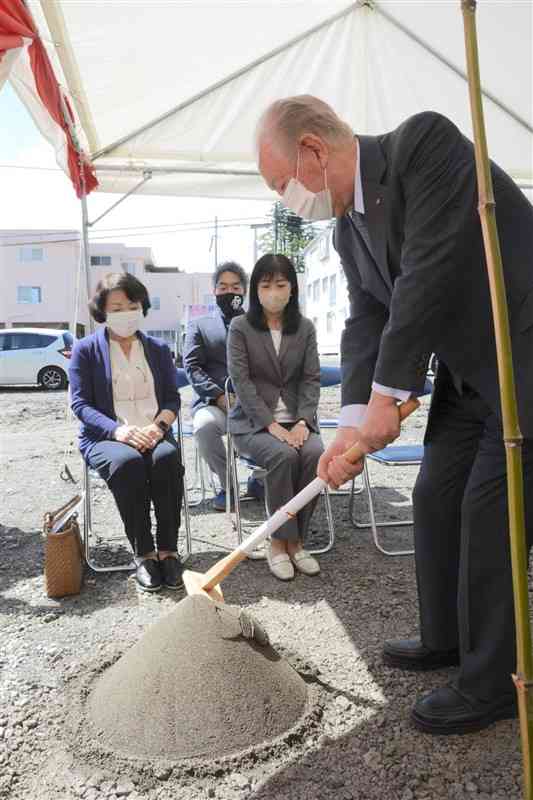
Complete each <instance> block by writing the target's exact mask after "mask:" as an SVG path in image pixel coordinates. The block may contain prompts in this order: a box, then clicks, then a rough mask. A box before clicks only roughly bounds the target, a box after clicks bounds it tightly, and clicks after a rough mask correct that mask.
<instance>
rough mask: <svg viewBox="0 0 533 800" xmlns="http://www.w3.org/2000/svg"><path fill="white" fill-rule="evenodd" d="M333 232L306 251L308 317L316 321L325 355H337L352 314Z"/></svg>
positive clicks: (327, 232) (313, 242)
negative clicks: (347, 320) (333, 240)
mask: <svg viewBox="0 0 533 800" xmlns="http://www.w3.org/2000/svg"><path fill="white" fill-rule="evenodd" d="M332 235H333V231H332V229H331V228H328V229H327V230H325V231H323V232H322V233H321V234H320V235H319V236H317V237H316V239H314V240H313V241H312V242H311V243H310V244H309V245H307V247H306V249H305V250H304V259H305V287H304V288H303V290H302V299H303V298H304V297H305V302H304V309H305V316H306V317H309V318H310V319H311V320H313V322H314V324H315V328H316V332H317V341H318V351H319V353H320V354H321V355H327V354H337V353H339V350H340V338H341V334H342V331H343V328H344V320H345V319H346V317H347V316H348V313H349V303H348V292H347V290H346V279H345V277H344V271H343V269H342V267H341V263H340V259H339V256H338V255H337V252H336V250H335V249H334V247H333V242H332Z"/></svg>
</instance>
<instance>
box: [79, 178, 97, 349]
mask: <svg viewBox="0 0 533 800" xmlns="http://www.w3.org/2000/svg"><path fill="white" fill-rule="evenodd" d="M81 230H82V240H83V263H84V264H85V287H86V290H87V303H88V302H89V300H90V299H91V280H90V274H91V270H90V265H91V256H90V253H89V215H88V212H87V195H86V194H85V193H83V194H82V196H81ZM89 331H90V333H93V331H94V322H93V318H92V317H91V315H90V314H89Z"/></svg>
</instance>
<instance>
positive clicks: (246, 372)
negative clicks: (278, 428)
mask: <svg viewBox="0 0 533 800" xmlns="http://www.w3.org/2000/svg"><path fill="white" fill-rule="evenodd" d="M228 366H229V374H230V377H231V381H232V383H233V388H234V391H235V394H236V396H237V398H236V403H235V405H234V406H233V408H232V409H231V411H230V414H229V426H230V431H231V432H232V433H256V432H257V431H260V430H263V429H264V428H267V427H268V426H269V425H270V423H271V422H274V410H275V408H276V406H277V404H278V401H279V398H280V397H281V399H282V400H283V402H284V403H285V405H286V406H287V408H288V409H289V411H290V412H291V414H293V415H294V420H295V421H296V420H299V419H305V421H306V422H307V424H308V426H309V427H310V428H311V429H312V430H314V431H317V430H318V422H317V408H318V401H319V398H320V362H319V360H318V350H317V344H316V333H315V327H314V325H313V323H312V322H311V320H309V319H306V318H305V317H302V318H301V321H300V325H299V327H298V330H297V331H296V333H293V334H290V335H287V334H283V336H282V337H281V345H280V350H279V356H278V355H277V354H276V351H275V349H274V343H273V341H272V336H271V334H270V331H259V330H257V329H256V328H254V327H253V326H252V325H251V324H250V323H249V322H248V319H247V317H246V316H245V315H244V316H241V317H237V318H236V319H234V320H233V321H232V323H231V325H230V329H229V336H228Z"/></svg>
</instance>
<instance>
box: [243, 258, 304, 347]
mask: <svg viewBox="0 0 533 800" xmlns="http://www.w3.org/2000/svg"><path fill="white" fill-rule="evenodd" d="M274 275H283V277H284V278H286V279H287V280H288V281H289V283H290V285H291V296H290V298H289V302H288V303H287V305H286V306H285V310H284V311H283V333H296V331H297V330H298V327H299V325H300V320H301V318H302V314H301V312H300V304H299V302H298V277H297V275H296V270H295V269H294V264H293V263H292V261H291V260H290V258H287V256H284V255H281V254H277V255H276V254H274V253H266V254H265V255H264V256H261V258H260V259H259V261H258V262H257V263H256V265H255V267H254V268H253V270H252V274H251V275H250V294H249V297H248V311H247V312H246V317H247V319H248V321H249V322H250V324H251V325H253V326H254V328H257V330H261V331H266V330H268V325H267V323H266V319H265V315H264V313H263V306H262V305H261V303H260V302H259V295H258V292H257V287H258V286H259V283H260V281H262V280H263V279H264V278H273V277H274Z"/></svg>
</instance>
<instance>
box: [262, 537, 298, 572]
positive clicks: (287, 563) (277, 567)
mask: <svg viewBox="0 0 533 800" xmlns="http://www.w3.org/2000/svg"><path fill="white" fill-rule="evenodd" d="M265 550H266V558H267V563H268V566H269V569H270V572H271V573H272V575H275V576H276V578H278V580H280V581H290V580H292V579H293V578H294V567H293V566H292V562H291V560H290V558H289V556H288V554H287V553H278V555H276V556H273V555H272V548H271V547H270V545H268V547H266V548H265Z"/></svg>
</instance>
